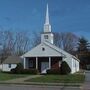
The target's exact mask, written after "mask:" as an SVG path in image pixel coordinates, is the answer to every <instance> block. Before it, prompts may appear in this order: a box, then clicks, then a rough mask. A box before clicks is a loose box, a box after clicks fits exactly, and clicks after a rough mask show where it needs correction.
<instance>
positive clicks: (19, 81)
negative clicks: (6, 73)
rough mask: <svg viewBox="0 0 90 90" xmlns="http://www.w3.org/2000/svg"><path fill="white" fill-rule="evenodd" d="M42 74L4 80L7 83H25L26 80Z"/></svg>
mask: <svg viewBox="0 0 90 90" xmlns="http://www.w3.org/2000/svg"><path fill="white" fill-rule="evenodd" d="M41 76H42V75H30V76H27V77H24V78H17V79H12V80H7V81H4V82H6V83H23V82H24V81H25V80H28V79H31V78H36V77H41Z"/></svg>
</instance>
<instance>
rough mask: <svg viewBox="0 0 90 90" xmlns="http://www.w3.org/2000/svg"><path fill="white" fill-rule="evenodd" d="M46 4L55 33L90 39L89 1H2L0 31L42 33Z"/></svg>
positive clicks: (0, 1)
mask: <svg viewBox="0 0 90 90" xmlns="http://www.w3.org/2000/svg"><path fill="white" fill-rule="evenodd" d="M47 3H48V4H49V14H50V23H51V25H52V31H53V32H73V33H75V34H76V35H80V36H85V37H86V38H87V39H88V40H89V39H90V0H0V30H7V29H10V30H14V31H18V30H20V31H23V30H24V31H25V30H26V31H27V32H33V31H35V32H40V31H43V24H44V21H45V12H46V4H47ZM89 41H90V40H89Z"/></svg>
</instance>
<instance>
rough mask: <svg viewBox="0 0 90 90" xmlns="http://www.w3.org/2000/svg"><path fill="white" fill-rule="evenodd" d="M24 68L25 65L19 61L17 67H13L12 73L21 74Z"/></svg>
mask: <svg viewBox="0 0 90 90" xmlns="http://www.w3.org/2000/svg"><path fill="white" fill-rule="evenodd" d="M22 70H23V65H22V64H21V63H18V64H17V66H16V68H14V69H11V73H17V74H19V73H20V72H21V71H22Z"/></svg>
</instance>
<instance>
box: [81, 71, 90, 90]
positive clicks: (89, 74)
mask: <svg viewBox="0 0 90 90" xmlns="http://www.w3.org/2000/svg"><path fill="white" fill-rule="evenodd" d="M82 90H90V71H85V83H84V85H83V89H82Z"/></svg>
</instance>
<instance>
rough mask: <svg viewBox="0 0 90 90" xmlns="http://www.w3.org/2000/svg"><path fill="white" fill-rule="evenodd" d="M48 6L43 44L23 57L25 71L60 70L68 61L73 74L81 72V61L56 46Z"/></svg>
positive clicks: (43, 71)
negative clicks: (63, 62)
mask: <svg viewBox="0 0 90 90" xmlns="http://www.w3.org/2000/svg"><path fill="white" fill-rule="evenodd" d="M48 9H49V8H48V5H47V9H46V19H45V24H44V31H43V33H42V34H41V43H40V44H39V45H37V46H36V47H34V48H32V49H31V50H30V51H28V52H27V53H25V54H24V55H22V58H23V66H24V69H30V68H31V69H38V70H39V72H40V73H46V71H47V70H48V69H58V68H60V66H61V63H62V61H66V62H67V64H68V65H69V67H70V68H71V73H75V72H77V71H79V59H78V58H76V57H75V56H73V55H71V54H69V53H68V52H66V51H64V50H62V49H61V48H58V47H56V46H55V45H54V35H53V33H52V30H51V25H50V22H49V10H48Z"/></svg>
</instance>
